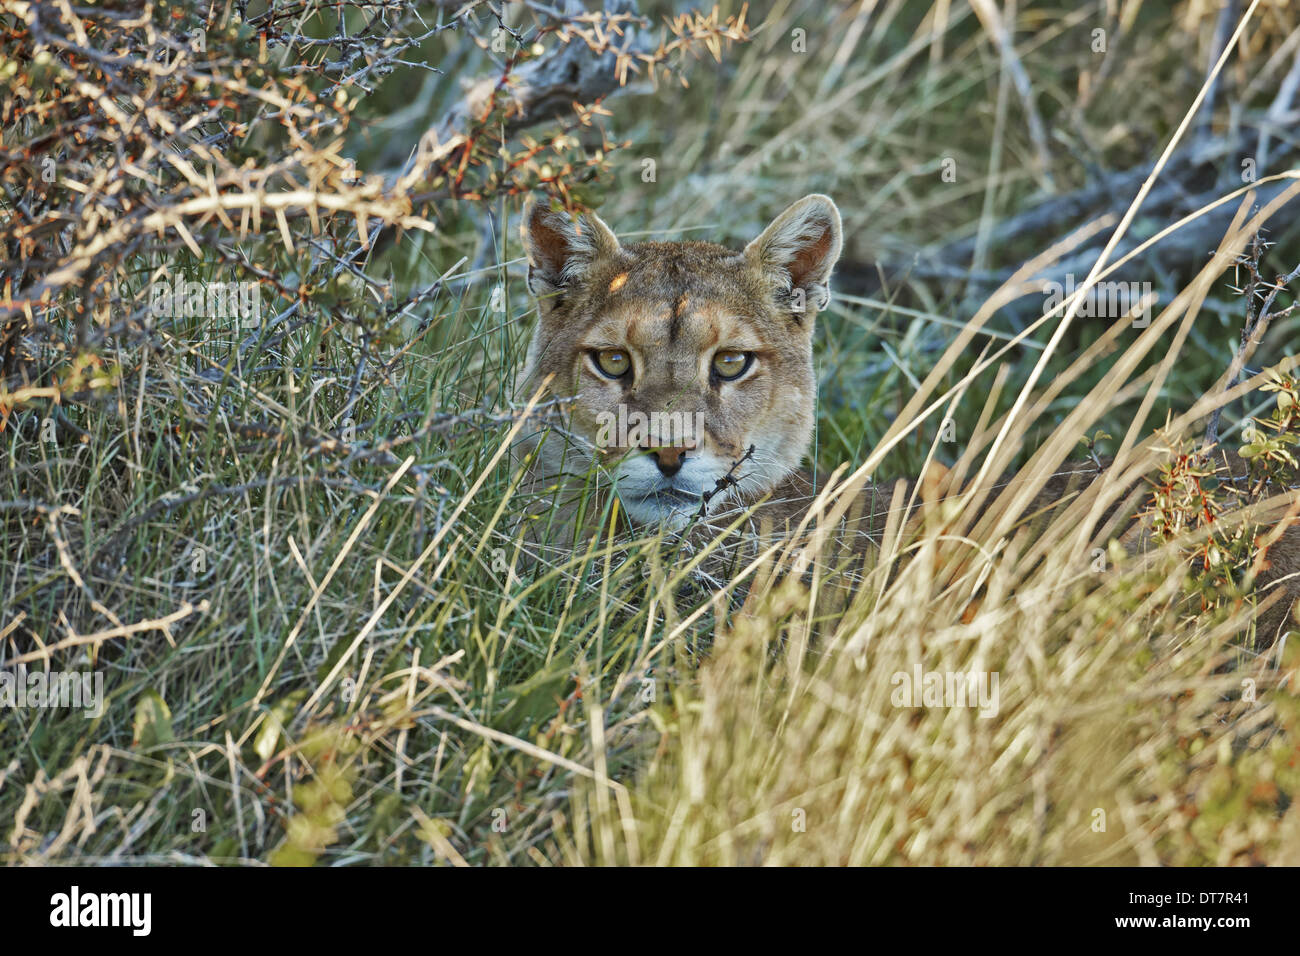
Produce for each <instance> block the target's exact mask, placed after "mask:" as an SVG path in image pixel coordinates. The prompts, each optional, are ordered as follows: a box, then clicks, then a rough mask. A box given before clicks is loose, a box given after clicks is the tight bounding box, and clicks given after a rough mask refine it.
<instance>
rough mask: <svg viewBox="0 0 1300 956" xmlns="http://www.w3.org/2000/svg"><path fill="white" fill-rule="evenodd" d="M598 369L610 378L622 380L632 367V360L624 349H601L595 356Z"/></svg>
mask: <svg viewBox="0 0 1300 956" xmlns="http://www.w3.org/2000/svg"><path fill="white" fill-rule="evenodd" d="M595 359H596V368H598V369H600V371H601V374H603V375H608V376H609V377H610V378H622V377H623V376H624V375H626V374H627V371H628V369H630V368H631V367H632V359H631V357H630V356H629V355H628V354H627V352H625V351H623V350H622V349H601V350H600V351H599V352H597V353H596V354H595Z"/></svg>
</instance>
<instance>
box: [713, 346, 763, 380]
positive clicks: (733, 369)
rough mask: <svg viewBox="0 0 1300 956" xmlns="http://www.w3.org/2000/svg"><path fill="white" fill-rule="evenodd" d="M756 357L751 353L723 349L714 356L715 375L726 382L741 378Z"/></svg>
mask: <svg viewBox="0 0 1300 956" xmlns="http://www.w3.org/2000/svg"><path fill="white" fill-rule="evenodd" d="M753 358H754V356H753V355H752V354H751V353H749V352H737V351H736V350H735V349H723V350H722V351H721V352H719V353H717V354H716V355H714V356H713V374H715V375H716V376H718V378H720V379H722V380H723V381H724V382H727V381H730V380H731V379H733V378H740V376H742V375H744V374H745V370H746V369H748V368H749V363H750V362H751V361H752V360H753Z"/></svg>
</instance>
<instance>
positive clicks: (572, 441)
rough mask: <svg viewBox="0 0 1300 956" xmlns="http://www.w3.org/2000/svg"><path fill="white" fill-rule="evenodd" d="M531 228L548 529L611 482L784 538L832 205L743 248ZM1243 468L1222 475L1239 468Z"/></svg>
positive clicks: (1057, 481) (1299, 541) (659, 504)
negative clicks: (615, 365)
mask: <svg viewBox="0 0 1300 956" xmlns="http://www.w3.org/2000/svg"><path fill="white" fill-rule="evenodd" d="M521 232H522V236H523V242H524V249H525V251H526V253H527V256H528V262H529V286H530V289H531V290H532V291H533V293H534V295H536V297H537V300H538V309H539V319H538V325H537V328H536V330H535V332H534V335H533V339H532V343H531V346H530V348H529V352H528V360H527V365H526V367H525V369H524V371H523V374H522V376H521V378H520V381H519V383H518V386H517V395H518V397H520V398H528V397H531V396H532V395H534V394H535V393H537V392H538V390H539V389H542V386H543V385H544V384H545V386H546V387H545V389H544V390H543V400H547V399H559V398H569V397H571V398H572V401H571V402H570V403H567V404H566V405H565V406H564V410H563V412H562V416H561V418H562V422H561V426H560V427H559V428H551V429H545V430H540V431H539V432H537V433H535V434H532V435H529V436H527V437H526V438H525V439H524V440H523V441H522V442H520V444H519V446H518V448H516V449H515V453H516V454H517V455H518V456H520V457H521V458H523V457H526V458H528V460H529V461H530V467H529V469H528V472H527V477H526V482H525V487H524V490H525V492H527V493H529V494H530V496H531V497H532V499H533V500H534V501H537V502H540V503H541V506H542V511H544V512H545V513H546V516H547V517H549V518H550V519H551V526H552V528H554V527H555V526H556V524H558V525H559V526H560V527H561V528H562V529H564V530H565V531H567V532H568V533H570V534H573V533H574V532H575V529H576V528H577V525H578V521H577V513H576V509H577V507H578V502H579V501H581V500H583V498H584V494H585V493H586V492H589V491H591V489H592V488H593V487H594V494H590V495H587V497H586V500H588V501H589V502H591V503H593V504H594V505H595V508H594V509H593V510H594V511H595V512H599V509H600V507H601V505H602V504H603V503H604V502H605V501H606V500H607V496H608V495H609V493H610V490H611V488H616V493H617V494H618V496H619V499H620V502H621V504H622V506H623V510H624V512H625V513H626V514H627V515H628V517H629V518H630V519H631V520H632V521H633V523H635V524H640V525H648V526H651V527H653V526H656V525H659V524H664V525H667V526H668V527H671V528H677V527H681V526H683V525H684V524H686V523H687V522H688V520H689V519H690V518H691V517H692V516H693V515H695V514H696V513H697V512H700V511H701V510H703V512H704V513H705V514H704V517H705V518H706V519H712V518H718V519H722V520H725V518H726V517H727V516H728V515H731V514H735V513H736V512H738V511H740V510H742V509H744V508H746V507H748V506H752V505H753V504H754V503H756V502H759V501H760V500H761V501H762V502H763V504H762V506H761V507H760V508H758V509H757V510H756V512H755V513H754V516H753V518H752V519H751V524H752V525H753V526H754V527H758V526H760V525H761V526H762V527H764V528H766V529H767V530H768V532H769V533H772V534H777V535H780V534H786V533H789V531H790V530H791V529H792V528H794V527H795V526H796V525H797V524H798V523H799V521H800V520H801V519H802V517H803V515H804V513H805V512H806V510H807V508H808V504H809V502H810V501H811V500H812V497H813V495H814V488H813V485H812V483H811V479H810V477H809V476H808V475H807V473H806V472H802V471H800V469H799V466H800V464H801V463H802V461H803V459H804V456H805V454H806V452H807V450H808V447H809V444H810V441H811V438H812V434H813V427H814V410H815V398H816V378H815V375H814V371H813V364H812V342H813V330H814V325H815V319H816V315H817V312H818V311H819V310H820V309H822V308H824V307H825V305H826V303H827V302H828V300H829V295H830V286H829V282H830V273H831V269H832V268H833V266H834V264H835V261H836V259H837V258H838V256H839V252H840V247H841V235H840V232H841V226H840V217H839V213H838V210H836V208H835V205H834V203H832V202H831V200H830V199H828V198H827V197H825V196H807V197H805V198H803V199H801V200H799V201H798V202H796V203H795V204H793V205H792V206H790V208H788V209H787V210H786V211H785V212H784V213H782V214H781V215H780V216H778V217H777V219H776V220H775V221H774V222H773V223H772V224H771V225H770V226H769V227H768V228H767V229H766V230H764V231H763V232H762V234H761V235H759V237H758V238H756V239H755V240H754V241H752V242H751V243H749V245H748V246H746V247H745V249H744V250H743V251H734V250H731V249H728V248H726V247H724V246H720V245H715V244H713V243H708V242H694V241H691V242H647V243H637V244H624V243H621V242H619V240H618V239H617V238H616V237H615V235H614V233H613V231H612V230H610V228H609V227H608V226H606V225H605V223H604V222H602V221H601V220H600V218H599V217H597V216H596V215H594V214H592V213H588V214H586V215H584V216H581V217H579V218H577V219H572V218H570V217H569V216H567V215H566V214H564V213H561V212H556V211H552V210H550V209H549V208H545V207H540V206H537V205H530V206H529V207H528V208H527V209H526V210H525V212H524V217H523V224H522V228H521ZM611 349H612V350H625V351H626V352H627V353H628V355H629V356H630V360H631V365H632V367H631V370H630V372H629V373H628V374H626V375H625V376H623V377H622V378H619V379H611V378H609V377H608V376H606V375H605V374H603V373H602V372H601V371H600V366H599V364H598V361H597V359H596V357H595V356H597V354H598V353H600V352H601V351H602V350H611ZM727 350H734V351H739V352H743V353H746V354H751V355H752V356H753V358H752V362H751V365H750V367H749V368H748V371H747V372H746V373H745V374H744V375H743V376H741V377H740V378H738V379H737V380H736V381H734V382H728V381H720V380H718V379H717V378H716V377H714V376H713V374H712V373H711V362H712V361H713V359H714V357H716V356H717V355H718V353H719V352H720V351H727ZM620 407H621V411H622V413H623V414H624V415H625V416H630V415H632V414H633V413H636V414H641V415H644V416H646V417H647V418H648V417H649V416H651V415H652V414H659V415H660V416H661V417H664V416H665V413H670V412H671V413H675V414H677V415H679V416H682V417H683V418H689V419H694V417H695V416H699V418H698V419H697V420H700V421H702V422H703V426H704V427H703V430H702V433H701V434H697V435H693V436H691V437H690V439H688V440H685V441H678V440H676V438H675V437H674V436H670V435H668V434H659V433H656V429H655V428H653V427H652V428H649V429H647V430H646V431H645V432H644V433H642V434H640V435H633V436H630V439H629V440H627V441H622V440H616V441H605V442H604V443H603V444H602V442H601V441H600V440H599V439H600V437H601V436H602V435H604V434H605V433H603V432H602V431H601V424H600V423H601V422H602V421H604V422H608V421H609V418H610V416H615V417H617V415H618V414H619V412H620ZM623 437H627V436H620V438H623ZM751 448H752V452H750V449H751ZM747 453H748V455H747ZM1235 461H1236V465H1235V467H1234V466H1232V465H1229V467H1230V468H1232V470H1234V471H1240V470H1241V467H1242V466H1241V462H1240V459H1235ZM661 465H662V466H663V467H660V466H661ZM674 466H677V467H679V470H678V471H676V472H674V473H671V474H670V473H668V472H665V471H664V468H668V469H670V470H671V468H672V467H674ZM1097 474H1098V469H1097V466H1095V465H1093V464H1091V463H1089V464H1081V465H1077V466H1076V465H1070V466H1067V467H1066V468H1064V469H1062V472H1061V474H1059V475H1057V476H1054V477H1053V478H1052V480H1051V481H1049V483H1048V485H1047V486H1046V487H1045V488H1044V489H1043V490H1042V492H1040V493H1039V495H1038V496H1037V498H1036V499H1035V500H1034V502H1033V503H1032V504H1031V505H1030V506H1029V508H1028V509H1027V510H1026V512H1025V514H1026V515H1034V514H1036V513H1040V512H1043V511H1045V510H1050V509H1052V508H1053V507H1054V506H1056V505H1057V503H1059V502H1060V501H1061V500H1062V498H1063V497H1064V496H1066V495H1067V494H1068V493H1069V492H1071V491H1072V490H1075V489H1077V488H1078V487H1080V486H1081V484H1086V483H1087V482H1089V481H1091V480H1092V478H1094V477H1095V476H1096V475H1097ZM946 483H947V479H946V476H944V475H943V474H942V473H940V472H936V473H934V474H932V475H928V476H927V480H926V481H925V482H923V483H922V487H921V489H920V493H919V494H918V495H916V497H917V498H918V499H920V503H921V504H922V505H923V504H924V502H925V501H927V500H930V501H932V500H934V499H935V498H936V497H938V495H939V494H940V493H941V489H942V487H943V486H945V485H946ZM912 490H913V486H912V485H911V484H910V483H902V484H898V485H893V484H887V485H870V484H869V485H867V486H866V487H865V488H864V489H863V491H862V493H861V494H860V496H859V498H858V500H857V501H856V502H855V503H854V505H853V507H852V510H851V512H850V514H849V515H848V516H847V517H846V518H845V521H844V522H843V525H842V528H841V531H843V532H845V533H846V534H847V536H848V538H850V539H852V540H853V541H855V542H856V544H854V545H853V550H855V551H858V552H860V553H865V552H870V551H871V549H872V548H873V547H875V546H878V542H879V539H880V535H881V534H882V533H883V532H884V530H885V526H886V523H887V518H888V516H889V513H890V510H891V502H895V501H897V500H899V499H897V498H896V495H901V496H902V497H901V500H903V501H911V500H912V498H913V495H912ZM705 497H707V505H704V504H702V501H703V499H704V498H705ZM577 534H578V536H579V537H585V536H586V535H585V534H584V533H583V532H582V531H581V530H578V531H577ZM1148 543H1149V538H1148V536H1147V535H1146V532H1145V530H1144V529H1143V528H1141V527H1137V528H1136V529H1135V530H1133V531H1132V532H1131V533H1129V534H1128V535H1127V536H1126V539H1125V544H1126V547H1127V548H1128V549H1129V550H1130V552H1132V551H1135V550H1139V549H1142V548H1144V547H1146V545H1147V544H1148ZM1271 557H1272V563H1273V567H1274V570H1272V571H1270V572H1269V573H1268V574H1267V575H1265V576H1264V579H1263V580H1264V582H1265V583H1267V582H1268V581H1270V580H1276V579H1279V578H1282V577H1284V576H1285V575H1286V574H1287V572H1288V571H1289V570H1294V569H1300V530H1298V529H1294V528H1293V529H1289V530H1288V531H1287V532H1286V534H1284V535H1283V536H1282V537H1281V540H1279V541H1278V542H1277V543H1276V544H1275V545H1274V546H1273V549H1272V551H1271ZM1282 586H1283V587H1284V588H1285V589H1286V592H1287V593H1286V596H1285V600H1283V601H1281V602H1279V603H1278V604H1277V605H1275V606H1274V609H1273V610H1272V611H1271V612H1270V613H1269V614H1268V615H1267V619H1266V620H1265V619H1263V618H1261V621H1260V625H1261V628H1260V630H1261V632H1263V631H1265V630H1269V631H1271V632H1272V631H1276V630H1277V629H1278V628H1279V627H1281V626H1282V625H1283V624H1284V623H1287V622H1288V621H1289V616H1288V612H1289V610H1290V606H1291V605H1292V603H1294V601H1295V600H1296V599H1297V598H1300V577H1298V578H1295V579H1291V580H1289V581H1285V582H1283V585H1282Z"/></svg>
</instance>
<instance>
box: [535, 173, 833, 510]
mask: <svg viewBox="0 0 1300 956" xmlns="http://www.w3.org/2000/svg"><path fill="white" fill-rule="evenodd" d="M840 231H841V227H840V216H839V211H838V210H837V209H836V208H835V204H834V203H833V202H831V200H830V199H828V198H827V197H825V196H817V195H814V196H805V197H804V198H803V199H801V200H799V201H798V202H796V203H795V204H794V205H792V206H790V208H788V209H787V210H786V211H785V212H783V213H782V214H781V215H780V216H778V217H777V218H776V220H775V221H774V222H773V223H772V224H771V225H770V226H768V227H767V229H765V230H764V231H763V233H762V234H761V235H760V236H759V237H758V238H756V239H754V240H753V241H752V242H750V243H749V245H747V246H746V247H745V248H744V250H743V251H740V252H736V251H734V250H731V249H727V248H725V247H723V246H720V245H715V244H713V243H708V242H644V243H628V244H624V243H621V242H619V240H618V239H617V237H616V236H615V235H614V233H613V232H612V231H611V230H610V228H609V227H608V226H607V225H605V223H604V222H602V221H601V219H600V218H599V217H598V216H596V215H595V214H594V213H587V214H585V215H582V216H580V217H577V218H576V219H574V218H573V217H570V216H569V215H567V214H565V213H563V212H556V211H552V210H551V209H549V208H547V207H545V206H540V205H532V204H530V205H529V206H528V207H527V208H526V209H525V211H524V218H523V225H522V233H523V242H524V249H525V251H526V252H527V255H528V285H529V288H530V289H531V290H532V292H533V294H534V295H535V296H536V297H537V303H538V309H539V313H540V315H539V320H538V325H537V329H536V331H535V333H534V335H533V339H532V344H531V347H530V348H529V352H528V364H527V368H526V369H525V372H524V376H523V387H524V390H525V391H526V392H527V395H528V396H531V395H532V394H533V393H534V392H535V391H536V389H537V388H538V387H540V386H541V384H542V383H543V382H544V381H546V379H547V378H548V376H549V377H550V385H549V395H550V396H552V397H556V398H559V397H571V398H573V401H572V403H571V405H569V406H568V411H567V412H566V416H565V422H564V427H563V428H562V429H555V430H552V431H551V432H549V433H548V434H547V436H546V438H545V439H544V440H543V441H542V448H541V450H540V454H539V456H538V461H537V464H536V465H535V466H534V471H535V472H537V473H538V477H539V478H541V479H543V480H545V481H548V482H549V481H552V480H556V479H560V478H561V476H564V475H584V474H586V473H588V472H589V471H590V470H591V469H592V466H593V465H594V466H596V467H597V469H598V470H599V471H600V472H601V473H602V474H605V475H607V476H609V477H610V478H611V479H612V481H613V486H614V488H615V490H616V492H617V494H618V495H619V498H620V500H621V502H622V505H623V507H624V509H625V510H626V512H627V514H628V515H629V516H630V517H631V518H632V520H633V521H636V522H640V523H646V524H651V523H659V522H666V523H667V524H668V525H670V526H674V527H675V526H680V525H681V524H684V523H685V522H686V520H688V519H689V517H690V515H692V514H693V513H695V512H696V511H698V510H699V508H700V505H701V500H702V496H703V495H705V494H706V493H709V492H714V491H715V489H719V488H723V489H725V490H719V491H718V492H717V493H716V494H713V495H712V496H711V497H710V498H709V505H708V507H709V510H710V511H713V510H716V509H717V507H718V506H719V505H720V504H721V503H722V502H723V501H724V500H726V499H728V498H731V499H733V500H745V499H752V498H754V497H757V496H759V495H761V494H763V493H765V492H767V491H769V490H770V489H772V488H773V487H774V486H775V485H776V484H777V483H778V482H780V481H781V480H782V479H784V478H786V477H787V476H788V475H790V474H791V472H793V471H794V470H795V469H796V468H797V467H798V466H799V464H800V462H801V460H802V459H803V456H804V453H805V452H806V451H807V449H808V445H809V442H810V440H811V437H812V431H813V416H814V399H815V396H816V380H815V378H814V375H813V365H812V336H813V320H814V318H815V316H816V314H817V312H818V311H819V310H821V309H823V308H824V307H825V306H826V304H827V302H828V301H829V299H830V288H829V280H830V274H831V269H832V267H833V266H834V265H835V261H836V259H837V258H838V257H839V254H840V245H841V237H840ZM525 397H527V396H525ZM751 448H752V449H753V451H752V453H750V454H749V455H748V457H746V453H747V452H749V449H751ZM728 476H730V478H732V479H734V483H732V482H727V481H723V479H725V478H727V477H728ZM720 483H721V484H720Z"/></svg>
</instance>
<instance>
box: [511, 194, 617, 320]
mask: <svg viewBox="0 0 1300 956" xmlns="http://www.w3.org/2000/svg"><path fill="white" fill-rule="evenodd" d="M519 231H520V234H521V236H522V237H523V241H524V253H525V254H526V255H527V256H528V288H529V289H530V290H531V291H532V293H533V295H535V296H536V297H537V303H538V307H539V308H540V309H541V311H542V314H543V315H545V314H546V313H547V312H549V311H551V309H553V308H554V307H555V306H556V305H557V304H558V302H559V301H560V300H561V299H562V298H563V295H564V290H565V289H566V288H568V287H571V286H572V284H573V283H574V282H575V281H576V280H578V279H580V278H581V277H582V275H583V274H584V273H585V272H586V271H587V270H588V269H590V268H591V266H592V264H593V263H595V262H597V261H598V260H600V259H603V258H607V257H609V256H612V255H614V254H616V253H617V252H618V249H619V245H618V239H617V237H615V235H614V232H613V230H611V229H610V228H609V226H607V225H605V223H604V222H603V221H602V220H601V218H600V217H599V216H597V215H596V214H595V213H594V212H585V213H583V214H582V215H580V216H578V217H577V219H576V221H575V220H574V218H573V217H571V216H570V215H569V214H568V213H566V212H563V211H560V212H557V211H555V210H552V209H551V208H550V206H549V205H547V204H546V203H539V202H536V201H535V200H533V199H532V198H531V197H530V198H529V200H528V202H527V203H526V204H525V205H524V218H523V222H522V223H521V225H520V229H519Z"/></svg>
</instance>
